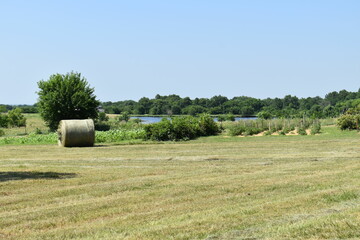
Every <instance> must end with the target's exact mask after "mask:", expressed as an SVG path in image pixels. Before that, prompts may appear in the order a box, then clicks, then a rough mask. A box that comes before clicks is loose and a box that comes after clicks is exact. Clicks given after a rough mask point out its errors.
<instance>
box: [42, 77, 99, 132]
mask: <svg viewBox="0 0 360 240" xmlns="http://www.w3.org/2000/svg"><path fill="white" fill-rule="evenodd" d="M38 87H39V88H40V91H39V92H38V95H39V100H38V107H39V112H40V114H41V116H42V118H43V119H44V120H45V122H46V124H47V125H48V126H49V128H50V130H52V131H54V130H56V129H57V127H58V124H59V122H60V121H61V120H63V119H87V118H93V119H95V118H97V107H98V106H99V105H100V102H99V101H98V100H96V96H95V95H94V89H93V88H90V86H89V84H88V83H87V81H86V79H85V78H83V77H81V74H80V73H75V72H71V73H67V74H65V75H62V74H54V75H51V76H50V78H49V80H47V81H43V80H42V81H39V82H38Z"/></svg>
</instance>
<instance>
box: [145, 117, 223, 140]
mask: <svg viewBox="0 0 360 240" xmlns="http://www.w3.org/2000/svg"><path fill="white" fill-rule="evenodd" d="M144 130H145V139H150V140H155V141H178V140H190V139H194V138H196V137H200V136H210V135H215V134H217V133H218V132H219V127H218V125H217V124H216V123H215V122H214V120H213V119H212V118H211V117H210V116H209V115H207V114H205V115H200V116H199V117H192V116H186V117H184V116H182V117H174V118H172V119H171V120H168V119H166V118H163V119H162V120H161V121H160V122H158V123H153V124H147V125H145V126H144Z"/></svg>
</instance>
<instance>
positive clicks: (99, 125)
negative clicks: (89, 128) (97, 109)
mask: <svg viewBox="0 0 360 240" xmlns="http://www.w3.org/2000/svg"><path fill="white" fill-rule="evenodd" d="M95 130H96V131H109V130H110V124H108V123H106V122H95Z"/></svg>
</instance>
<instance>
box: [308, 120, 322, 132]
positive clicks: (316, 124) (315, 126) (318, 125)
mask: <svg viewBox="0 0 360 240" xmlns="http://www.w3.org/2000/svg"><path fill="white" fill-rule="evenodd" d="M320 131H321V123H320V121H315V122H314V123H313V125H312V126H311V129H310V134H311V135H315V134H318V133H320Z"/></svg>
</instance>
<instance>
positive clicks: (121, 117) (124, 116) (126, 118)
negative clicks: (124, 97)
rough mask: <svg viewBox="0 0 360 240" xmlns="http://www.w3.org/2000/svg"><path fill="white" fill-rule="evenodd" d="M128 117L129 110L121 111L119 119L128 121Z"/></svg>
mask: <svg viewBox="0 0 360 240" xmlns="http://www.w3.org/2000/svg"><path fill="white" fill-rule="evenodd" d="M129 119H130V115H129V112H127V111H125V112H123V113H122V114H121V115H120V117H119V121H125V122H128V121H129Z"/></svg>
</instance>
